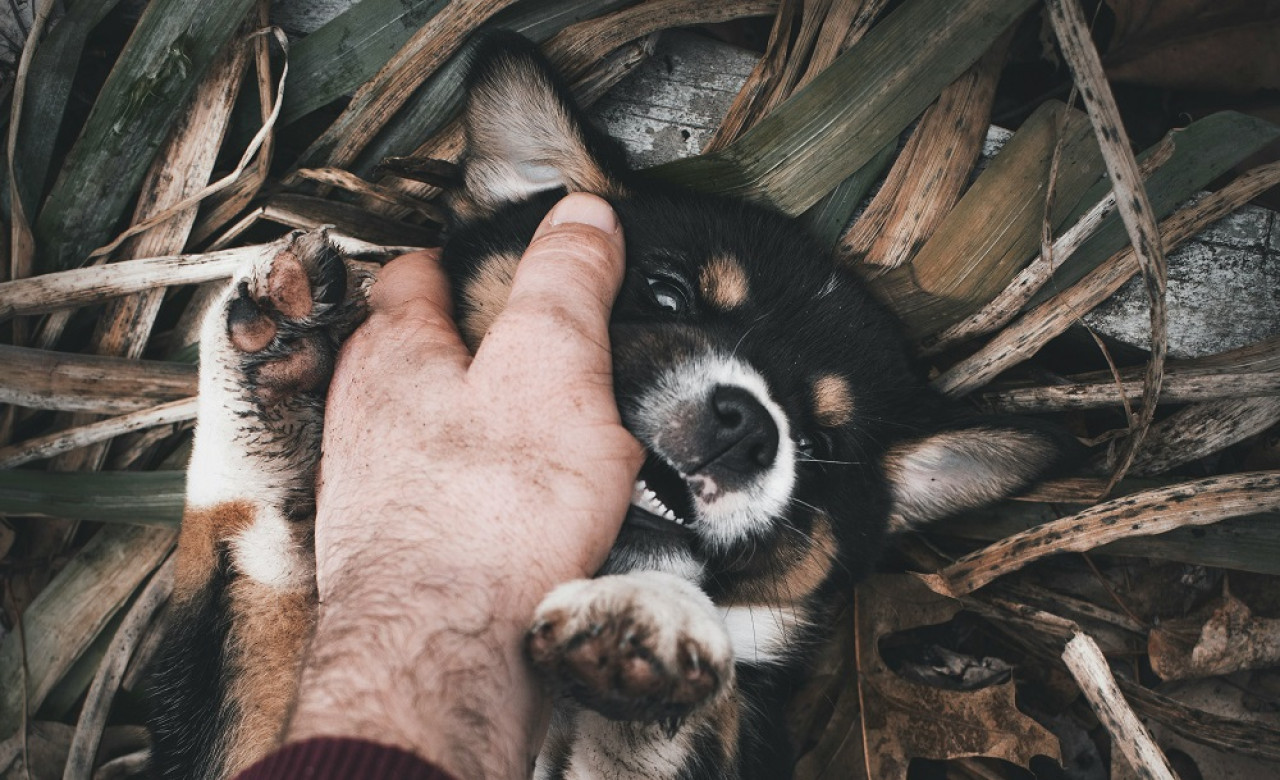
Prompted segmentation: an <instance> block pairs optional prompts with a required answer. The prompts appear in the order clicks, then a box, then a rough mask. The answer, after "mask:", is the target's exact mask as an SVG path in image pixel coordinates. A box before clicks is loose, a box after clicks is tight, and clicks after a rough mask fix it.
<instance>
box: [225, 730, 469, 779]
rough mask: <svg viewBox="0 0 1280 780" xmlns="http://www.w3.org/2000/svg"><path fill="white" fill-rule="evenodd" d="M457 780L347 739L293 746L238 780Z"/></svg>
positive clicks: (392, 751)
mask: <svg viewBox="0 0 1280 780" xmlns="http://www.w3.org/2000/svg"><path fill="white" fill-rule="evenodd" d="M370 777H378V778H387V780H455V778H454V777H453V775H450V774H448V773H447V772H445V771H444V770H442V769H439V768H437V767H435V766H432V765H431V764H429V763H427V762H426V761H424V760H422V759H421V758H419V757H417V756H416V755H414V754H413V753H410V752H408V751H407V750H402V749H400V748H398V747H392V746H390V745H380V744H378V743H376V742H369V741H367V740H363V739H350V738H347V737H316V738H314V739H307V740H303V741H301V742H291V743H289V744H287V745H285V746H283V747H281V748H280V749H279V750H277V751H276V752H274V753H272V754H271V755H269V756H267V757H266V758H264V759H262V760H261V761H259V762H257V763H256V764H254V765H253V766H251V767H249V768H248V769H246V770H244V771H243V772H241V773H240V774H238V775H236V780H283V779H284V778H289V780H294V778H306V780H353V779H354V778H370Z"/></svg>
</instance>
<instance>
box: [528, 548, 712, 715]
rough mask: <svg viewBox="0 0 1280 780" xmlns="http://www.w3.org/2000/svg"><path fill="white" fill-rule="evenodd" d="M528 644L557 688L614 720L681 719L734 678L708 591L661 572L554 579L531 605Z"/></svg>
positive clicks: (707, 700)
mask: <svg viewBox="0 0 1280 780" xmlns="http://www.w3.org/2000/svg"><path fill="white" fill-rule="evenodd" d="M525 647H526V650H527V651H528V654H529V657H530V659H531V660H532V661H533V664H534V666H535V667H537V668H538V669H539V671H541V672H542V674H543V675H544V676H545V677H546V678H547V679H548V680H550V681H551V682H552V683H553V684H554V685H555V686H556V687H558V688H560V689H562V690H563V691H564V692H566V693H568V694H569V695H571V696H572V697H573V698H575V699H577V700H578V701H579V702H580V703H581V704H582V705H584V706H586V707H589V708H591V709H593V710H596V711H597V712H599V713H601V714H602V715H605V716H606V717H609V718H613V719H616V720H636V721H647V722H658V721H668V722H672V721H678V720H680V719H681V718H683V717H685V716H686V715H688V714H689V713H690V712H692V711H693V710H695V709H697V708H698V707H700V706H702V705H704V704H707V703H709V702H711V701H713V700H715V699H716V698H717V697H718V696H720V695H721V694H722V693H724V692H725V691H727V690H728V688H729V687H730V686H731V685H732V684H733V652H732V648H731V647H730V643H729V635H728V633H727V632H726V631H725V628H724V624H723V623H722V622H721V621H720V619H719V617H718V616H717V614H716V612H715V608H714V607H713V606H712V604H711V600H710V599H708V598H707V596H706V595H705V594H704V593H703V592H702V591H700V590H698V588H696V587H695V586H693V585H692V584H690V583H689V582H687V581H685V580H682V579H680V578H678V577H674V576H672V575H669V574H663V573H660V572H634V573H631V574H623V575H617V576H610V577H600V578H598V579H594V580H576V581H574V582H569V583H565V584H564V585H561V586H560V587H558V588H556V589H555V590H553V591H552V592H551V593H550V594H549V595H548V596H547V597H546V598H545V599H544V600H543V602H542V604H541V605H540V606H539V607H538V611H537V614H536V615H535V616H534V623H533V627H532V628H531V629H530V630H529V634H528V636H527V637H526V640H525Z"/></svg>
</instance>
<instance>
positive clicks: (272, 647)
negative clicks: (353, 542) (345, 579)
mask: <svg viewBox="0 0 1280 780" xmlns="http://www.w3.org/2000/svg"><path fill="white" fill-rule="evenodd" d="M230 597H231V605H230V607H231V609H230V612H231V614H232V615H233V616H234V618H233V620H234V622H233V624H232V629H231V636H230V642H229V644H230V654H229V658H228V662H229V663H230V664H231V666H232V668H234V669H235V672H234V673H233V674H232V675H231V679H232V681H233V682H232V684H231V688H230V690H229V691H228V692H227V697H228V701H229V702H230V703H233V706H234V707H235V708H236V712H237V713H238V717H237V718H236V724H235V726H234V727H233V729H232V734H231V735H230V739H229V744H228V745H227V751H226V761H227V763H226V772H227V776H228V777H232V776H234V775H236V774H237V773H239V772H240V770H242V769H244V768H246V767H248V766H249V765H250V764H252V763H253V762H255V761H257V760H258V759H259V758H262V757H263V756H264V755H266V754H267V753H269V752H270V751H271V750H273V749H274V748H275V747H276V746H277V745H278V744H279V743H280V740H281V738H282V737H283V736H284V734H283V731H284V726H285V723H286V722H287V721H288V719H289V714H290V712H291V711H292V709H293V703H294V698H295V696H296V695H297V690H298V677H299V674H300V673H301V666H302V654H303V649H304V647H305V646H306V643H307V640H308V639H309V638H310V636H311V630H312V627H313V624H314V621H315V599H316V597H315V592H314V591H312V590H304V591H283V590H277V589H275V588H271V587H269V586H266V585H262V584H260V583H257V582H254V581H252V580H250V579H248V578H247V577H240V578H238V579H237V580H236V582H235V583H234V584H232V585H231V589H230Z"/></svg>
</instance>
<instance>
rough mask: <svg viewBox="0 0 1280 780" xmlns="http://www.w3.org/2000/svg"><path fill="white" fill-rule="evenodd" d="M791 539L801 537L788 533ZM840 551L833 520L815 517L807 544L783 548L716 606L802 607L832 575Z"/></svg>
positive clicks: (822, 515) (821, 515)
mask: <svg viewBox="0 0 1280 780" xmlns="http://www.w3.org/2000/svg"><path fill="white" fill-rule="evenodd" d="M788 538H796V539H798V538H799V536H798V535H797V534H788ZM836 551H837V548H836V537H835V534H834V533H833V532H832V530H831V519H830V518H829V517H827V516H826V515H825V514H817V515H814V518H813V527H812V528H811V529H810V530H809V540H808V541H807V542H802V543H796V544H794V545H793V546H788V547H784V548H782V549H779V550H778V551H777V552H776V553H775V555H774V560H773V561H772V562H771V563H769V564H766V565H765V567H764V568H762V569H761V570H760V571H758V572H753V574H752V576H747V577H744V578H743V579H742V580H740V581H739V582H737V583H735V585H736V587H734V588H733V589H732V590H731V591H730V592H728V593H726V594H725V595H724V596H722V597H720V598H719V599H717V601H716V606H720V607H738V606H758V605H762V604H766V605H771V604H786V605H798V604H800V603H801V602H802V601H803V600H804V599H805V598H807V597H808V596H809V595H810V594H811V593H813V592H814V591H815V590H817V589H818V586H819V585H821V584H822V583H823V582H824V581H825V580H826V579H827V576H828V575H829V574H831V567H832V566H834V565H835V561H836Z"/></svg>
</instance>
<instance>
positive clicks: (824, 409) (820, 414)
mask: <svg viewBox="0 0 1280 780" xmlns="http://www.w3.org/2000/svg"><path fill="white" fill-rule="evenodd" d="M813 416H814V419H816V420H817V421H818V423H819V424H821V425H825V426H827V427H828V428H835V427H837V426H840V425H844V424H845V423H847V422H849V420H850V419H852V417H853V396H852V395H851V394H850V393H849V383H848V382H847V381H845V379H844V377H840V376H836V375H835V374H827V375H826V376H824V377H820V378H819V379H818V381H816V382H814V383H813Z"/></svg>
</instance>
